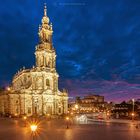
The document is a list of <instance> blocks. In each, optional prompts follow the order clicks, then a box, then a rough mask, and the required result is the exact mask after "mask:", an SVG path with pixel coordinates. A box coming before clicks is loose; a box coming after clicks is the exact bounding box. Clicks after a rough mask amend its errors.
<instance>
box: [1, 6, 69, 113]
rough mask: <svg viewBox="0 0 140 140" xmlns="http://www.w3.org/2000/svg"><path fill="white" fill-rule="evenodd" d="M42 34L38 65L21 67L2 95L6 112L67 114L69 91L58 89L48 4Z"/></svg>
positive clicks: (41, 26)
mask: <svg viewBox="0 0 140 140" xmlns="http://www.w3.org/2000/svg"><path fill="white" fill-rule="evenodd" d="M38 35H39V43H38V45H37V46H36V50H35V57H36V65H35V66H33V67H32V68H31V69H25V68H23V69H20V71H18V72H17V73H16V74H15V75H14V77H13V80H12V86H11V88H10V89H11V90H10V93H7V91H6V92H5V94H4V95H3V96H0V113H2V114H4V113H9V114H11V115H14V114H17V115H19V116H20V115H25V114H26V115H27V116H32V115H46V114H50V115H63V114H67V110H68V93H67V91H66V90H63V91H60V90H59V88H58V77H59V75H58V73H57V72H56V66H55V65H56V52H55V49H54V47H53V43H52V35H53V29H52V24H51V23H50V21H49V17H48V16H47V8H46V5H45V7H44V16H43V18H42V24H41V25H40V26H39V32H38ZM3 98H4V99H5V100H3ZM3 108H4V109H5V110H6V111H5V110H4V109H3Z"/></svg>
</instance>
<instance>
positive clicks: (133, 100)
mask: <svg viewBox="0 0 140 140" xmlns="http://www.w3.org/2000/svg"><path fill="white" fill-rule="evenodd" d="M132 103H133V108H132V114H131V115H132V121H133V120H134V116H135V113H134V112H135V108H134V107H135V99H132Z"/></svg>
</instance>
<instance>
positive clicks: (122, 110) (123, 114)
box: [112, 101, 138, 119]
mask: <svg viewBox="0 0 140 140" xmlns="http://www.w3.org/2000/svg"><path fill="white" fill-rule="evenodd" d="M132 113H134V114H135V117H137V116H138V106H137V104H135V105H134V112H133V104H132V101H129V102H125V101H123V102H122V103H120V104H115V105H114V107H113V108H112V115H113V117H114V118H126V119H131V118H132Z"/></svg>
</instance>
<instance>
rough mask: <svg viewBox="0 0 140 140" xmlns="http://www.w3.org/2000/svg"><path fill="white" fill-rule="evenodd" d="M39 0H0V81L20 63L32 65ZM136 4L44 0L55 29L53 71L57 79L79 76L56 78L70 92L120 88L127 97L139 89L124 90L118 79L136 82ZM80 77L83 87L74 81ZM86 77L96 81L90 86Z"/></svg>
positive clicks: (139, 23) (131, 0)
mask: <svg viewBox="0 0 140 140" xmlns="http://www.w3.org/2000/svg"><path fill="white" fill-rule="evenodd" d="M44 2H45V0H44V1H41V2H40V1H33V0H30V1H27V0H20V1H19V0H13V1H8V0H5V1H4V2H3V3H2V4H1V5H0V17H1V18H0V30H1V32H0V46H1V47H0V56H1V59H0V84H1V85H5V83H6V84H8V83H10V82H11V79H12V76H13V74H14V73H16V72H17V70H18V69H20V68H21V67H23V66H25V67H31V66H32V65H34V61H35V59H34V51H35V45H36V44H37V43H38V35H37V33H38V25H39V24H40V22H41V18H42V15H43V3H44ZM60 3H66V4H60ZM74 3H75V4H74ZM76 3H83V4H81V5H80V4H76ZM139 5H140V1H137V0H127V1H126V0H118V1H115V0H106V1H104V0H94V1H93V0H91V1H85V0H84V1H81V0H80V1H79V0H71V1H69V0H67V1H64V0H61V2H60V1H57V0H55V1H51V0H48V1H47V9H48V16H49V17H50V20H51V22H52V23H53V29H54V35H53V44H54V47H55V49H56V52H57V71H58V73H59V74H60V78H61V80H64V81H70V83H71V81H72V82H73V81H78V84H75V86H76V85H77V88H76V87H75V86H74V85H73V84H70V85H69V84H68V85H66V84H65V83H63V81H61V80H60V82H62V84H60V87H64V86H66V88H67V86H68V89H69V91H70V95H74V93H76V94H85V93H87V91H91V92H92V91H95V92H97V94H98V93H101V94H104V95H106V97H107V99H113V98H114V99H120V96H122V93H125V94H123V95H126V96H124V97H126V98H129V97H132V96H133V94H135V95H136V96H137V95H138V91H137V90H138V89H136V88H131V92H129V90H130V89H129V88H128V87H125V88H123V86H121V84H122V85H123V82H126V83H127V84H131V86H132V87H133V84H140V69H139V66H140V61H139V60H140V55H139V53H140V47H139V46H140V41H139V37H140V20H139V19H140V17H139V12H140V10H139V9H140V6H139ZM83 80H84V81H86V82H84V90H82V89H83V88H82V89H81V87H79V85H82V83H83ZM90 81H93V83H94V82H95V84H96V85H97V86H98V85H99V86H100V87H98V88H95V89H94V86H93V87H92V86H89V84H90ZM114 81H120V84H119V85H118V86H117V88H114V90H112V89H111V92H110V90H109V92H108V90H107V91H106V90H105V88H107V89H108V88H109V87H110V84H111V83H113V85H112V87H114V85H115V84H114ZM100 82H101V83H102V84H99V83H100ZM74 83H75V82H74ZM91 83H92V82H91ZM97 83H98V84H97ZM107 84H108V86H107ZM73 86H74V87H75V88H73ZM138 86H139V85H138ZM95 87H96V86H95ZM118 88H119V89H120V90H119V91H118V90H117V89H118ZM78 91H79V92H80V93H78ZM103 92H104V93H103ZM116 94H117V95H116ZM115 95H116V96H115ZM109 96H112V97H109Z"/></svg>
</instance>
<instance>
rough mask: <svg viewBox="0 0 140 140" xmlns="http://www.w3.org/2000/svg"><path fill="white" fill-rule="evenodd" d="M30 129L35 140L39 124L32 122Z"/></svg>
mask: <svg viewBox="0 0 140 140" xmlns="http://www.w3.org/2000/svg"><path fill="white" fill-rule="evenodd" d="M30 129H31V131H32V136H33V140H34V139H35V132H36V130H37V125H36V124H31V126H30Z"/></svg>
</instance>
